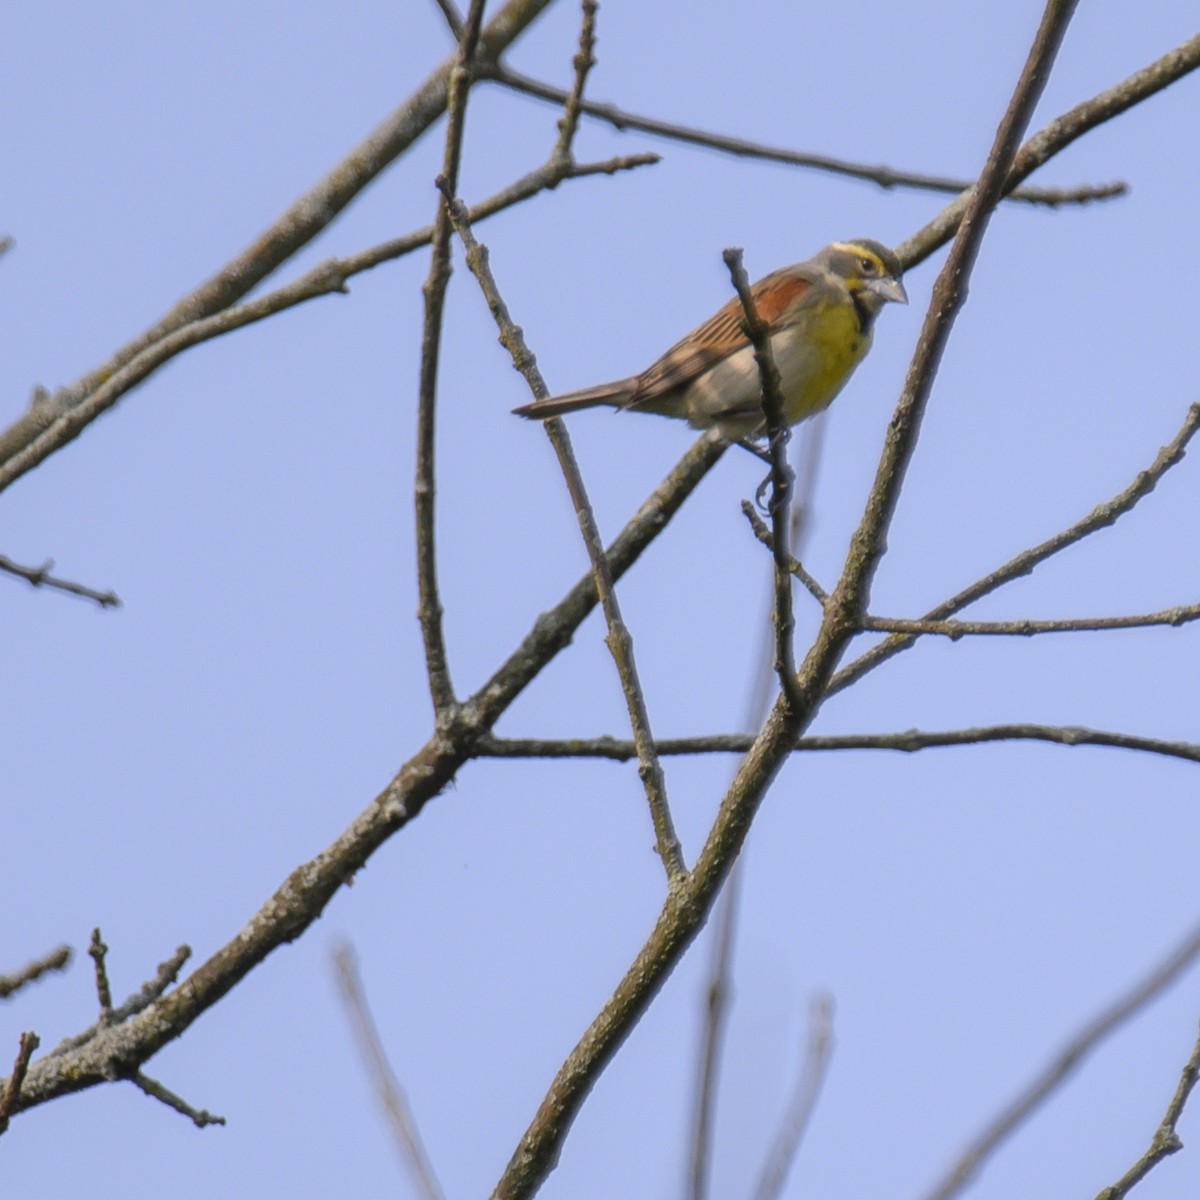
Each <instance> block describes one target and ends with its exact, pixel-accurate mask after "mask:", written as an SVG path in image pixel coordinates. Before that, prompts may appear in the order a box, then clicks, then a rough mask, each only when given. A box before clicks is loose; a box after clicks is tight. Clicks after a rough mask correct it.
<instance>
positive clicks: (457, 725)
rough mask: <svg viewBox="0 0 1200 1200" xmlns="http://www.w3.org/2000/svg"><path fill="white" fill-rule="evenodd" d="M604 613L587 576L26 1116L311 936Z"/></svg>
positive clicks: (58, 1064) (710, 449)
mask: <svg viewBox="0 0 1200 1200" xmlns="http://www.w3.org/2000/svg"><path fill="white" fill-rule="evenodd" d="M726 449H727V444H726V443H725V442H724V440H723V439H722V438H721V437H720V436H719V435H716V434H706V435H705V436H703V437H701V438H700V439H699V440H698V441H697V442H696V443H695V444H694V445H693V446H692V448H691V449H690V450H689V451H688V452H687V454H685V455H684V457H683V459H682V460H681V461H680V463H679V464H678V465H677V466H676V467H675V468H674V469H673V470H672V471H671V472H670V474H669V475H668V476H667V477H666V479H664V480H663V482H662V483H661V484H660V485H659V487H658V488H656V489H655V491H654V492H653V493H652V494H651V496H650V497H649V498H648V499H647V500H646V502H645V503H644V504H643V505H642V506H641V508H639V509H638V511H637V513H635V514H634V517H633V519H632V520H631V521H630V522H629V523H628V524H627V525H626V526H625V528H624V530H622V532H621V534H620V535H619V536H618V537H617V538H616V539H615V540H614V541H613V543H612V544H611V545H610V546H609V547H608V549H607V551H606V554H605V557H606V560H607V562H608V564H609V567H610V569H611V571H612V574H613V577H614V578H620V577H621V576H622V575H623V574H624V573H625V572H626V571H627V570H629V568H630V567H631V566H632V565H633V564H634V563H635V562H636V561H637V560H638V558H639V557H640V555H641V554H642V552H643V551H644V550H645V549H646V547H647V546H648V545H649V544H650V543H651V542H652V541H653V540H654V539H655V538H656V537H658V535H659V534H660V533H662V532H663V530H664V529H665V528H666V527H667V525H668V524H669V522H670V520H671V518H672V517H673V516H674V515H675V514H676V513H677V512H678V511H679V509H680V507H681V506H682V504H683V503H684V501H685V500H686V499H687V497H688V496H690V495H691V493H692V492H693V491H694V490H695V489H696V487H697V486H698V485H699V483H700V481H701V480H702V479H703V478H704V477H705V475H706V474H707V473H708V472H709V471H710V470H711V469H712V467H713V466H714V465H715V464H716V463H717V461H718V460H719V459H720V458H721V456H722V455H723V454H724V453H725V450H726ZM597 603H598V598H597V594H596V581H595V579H594V577H593V575H592V574H591V573H590V572H588V573H587V574H585V575H584V577H583V578H582V579H580V580H579V581H578V582H577V583H576V584H575V586H574V587H573V588H572V589H571V590H570V592H568V593H567V595H566V596H565V597H564V598H563V599H562V600H561V601H559V603H558V604H557V605H556V606H555V607H554V608H552V609H551V610H550V611H548V612H546V613H543V614H542V615H541V616H540V617H539V618H538V619H537V621H535V622H534V625H533V627H532V629H531V630H530V632H529V633H528V634H527V635H526V637H525V638H524V640H523V641H522V642H521V644H520V645H519V646H518V647H517V649H516V650H515V651H514V652H513V653H512V654H511V655H510V656H509V658H508V659H507V660H506V661H505V662H504V663H503V664H502V665H501V666H500V668H499V669H498V670H497V671H496V672H495V673H494V674H493V675H492V677H491V678H490V679H489V680H488V681H487V683H485V684H484V686H483V687H482V688H481V689H480V690H479V691H478V692H477V693H476V694H475V695H474V696H472V697H471V698H470V699H469V700H467V701H465V702H464V703H463V705H462V706H461V708H460V709H459V710H458V712H457V713H456V714H455V718H454V721H453V722H452V725H451V727H449V728H445V729H439V730H435V732H434V734H433V735H432V736H431V737H430V739H429V741H428V742H427V743H426V744H425V745H424V746H423V747H422V748H421V749H420V750H418V751H417V753H416V754H415V755H414V756H413V757H412V758H411V759H409V761H408V762H406V763H405V764H404V765H403V766H402V767H401V768H400V770H399V771H398V772H397V773H396V775H395V777H394V778H393V779H392V780H391V782H390V783H389V784H388V785H387V787H385V788H384V789H383V791H382V792H381V793H380V794H379V795H378V796H376V797H375V799H374V800H372V801H371V802H370V803H369V804H368V805H367V807H366V808H365V809H364V810H363V811H362V812H361V813H360V814H359V815H358V816H357V817H355V819H354V820H353V821H352V822H351V823H350V825H349V826H348V827H347V828H346V829H345V830H344V831H343V832H342V833H341V834H340V835H339V836H338V837H337V838H335V839H334V841H333V842H332V843H331V844H330V845H328V846H326V847H325V848H324V849H323V850H322V851H321V853H320V854H318V855H317V856H316V857H315V858H313V859H312V860H311V861H309V862H306V863H303V864H301V865H300V866H299V867H297V868H296V870H294V871H293V872H292V873H291V874H290V875H289V876H288V878H287V879H285V880H284V881H283V883H282V884H281V885H280V886H279V887H278V888H277V889H276V890H275V892H274V893H273V894H272V895H270V896H269V897H268V898H267V899H266V900H265V902H264V903H263V904H262V906H261V907H260V908H259V910H258V912H256V913H255V914H253V915H252V916H251V917H250V919H249V920H248V921H247V922H246V923H245V925H244V926H243V928H242V929H241V931H240V932H239V933H238V935H237V936H236V937H235V938H233V939H232V940H231V941H230V942H228V943H227V944H226V945H225V946H223V947H221V949H219V950H218V951H217V952H216V953H215V954H213V955H212V956H211V957H210V958H209V959H208V960H207V961H206V962H205V963H203V964H202V965H201V966H200V967H198V968H197V969H196V970H195V971H193V972H192V973H191V975H189V976H188V977H187V979H186V980H185V981H184V982H183V984H182V985H181V986H180V987H178V988H176V989H174V990H173V991H170V992H166V993H164V994H163V995H161V996H160V997H157V998H156V999H155V1000H154V1001H153V1002H151V1003H150V1004H148V1005H146V1006H145V1008H144V1009H139V1010H138V1011H137V1012H135V1013H132V1014H131V1015H130V1016H129V1018H128V1019H125V1018H124V1016H123V1014H122V1011H121V1010H120V1009H118V1010H115V1011H114V1013H113V1022H112V1025H111V1026H106V1027H103V1028H101V1027H98V1026H96V1027H93V1028H92V1029H90V1030H88V1031H87V1032H86V1033H85V1034H82V1035H77V1036H76V1037H74V1038H70V1039H67V1040H66V1041H64V1042H63V1044H62V1045H61V1046H60V1047H59V1048H58V1049H57V1050H55V1051H54V1052H53V1053H51V1054H48V1055H46V1056H44V1057H43V1058H41V1059H39V1060H38V1061H37V1062H36V1063H33V1064H32V1066H31V1067H30V1070H29V1073H28V1075H27V1077H26V1080H25V1085H24V1087H23V1088H22V1089H21V1094H20V1097H19V1098H18V1100H17V1101H16V1109H19V1110H20V1111H24V1110H25V1109H29V1108H34V1107H36V1106H38V1105H41V1104H45V1103H47V1102H48V1101H51V1100H55V1099H57V1098H58V1097H60V1096H65V1095H70V1094H71V1093H74V1092H79V1091H84V1090H86V1089H87V1088H91V1087H94V1086H96V1085H97V1084H101V1083H107V1082H109V1081H110V1080H113V1079H121V1078H128V1077H130V1076H131V1075H133V1074H134V1073H135V1072H136V1071H137V1070H139V1069H140V1068H141V1066H142V1064H143V1063H145V1062H147V1061H148V1060H149V1059H151V1058H153V1057H154V1055H155V1054H157V1053H158V1051H159V1050H161V1049H162V1048H163V1047H164V1046H165V1045H167V1044H168V1043H170V1042H171V1041H173V1040H174V1039H175V1038H177V1037H180V1036H181V1035H182V1034H183V1033H184V1032H185V1031H186V1030H187V1029H188V1028H189V1027H190V1026H191V1024H192V1022H194V1021H195V1020H196V1018H197V1017H199V1016H200V1015H201V1014H202V1013H204V1012H206V1011H208V1009H210V1008H211V1007H212V1006H213V1005H214V1004H216V1003H217V1002H218V1001H220V1000H221V998H222V997H223V996H225V995H226V994H227V993H228V992H229V991H230V990H231V989H232V988H234V987H235V986H236V985H237V984H238V983H239V982H240V981H241V980H242V979H244V978H245V977H246V976H247V975H248V974H249V973H250V972H251V971H252V970H254V968H255V967H257V966H258V965H259V964H260V963H261V962H263V960H264V959H265V958H266V957H267V956H268V955H269V954H270V953H271V952H272V951H273V950H276V949H278V948H279V947H280V946H282V945H285V944H287V943H288V942H291V941H294V940H295V939H296V938H298V937H300V936H301V935H302V934H303V933H304V932H305V930H306V929H307V928H308V927H309V926H310V925H311V924H312V923H313V922H314V921H316V920H317V918H318V917H319V916H320V915H321V913H322V911H323V910H324V908H325V906H326V905H327V904H328V903H329V901H330V900H331V899H332V898H333V896H334V894H335V893H336V892H337V890H338V888H340V887H341V886H342V885H343V884H346V883H348V882H349V881H350V880H352V879H353V878H354V876H355V875H356V874H357V873H358V871H360V870H361V869H362V867H363V865H364V864H365V863H366V862H367V861H368V860H369V859H370V858H371V856H372V854H374V852H375V851H376V850H377V849H378V848H379V847H380V846H381V845H382V844H383V843H384V842H385V841H387V840H388V839H389V838H390V837H391V836H392V835H393V834H395V833H396V832H398V831H399V830H400V829H403V828H404V827H405V826H406V825H407V824H408V823H409V822H410V821H412V820H414V819H415V818H416V817H418V816H419V815H420V813H421V811H422V810H423V809H424V807H425V805H426V803H428V802H429V801H430V800H432V799H433V798H434V797H436V796H438V795H439V794H440V793H441V792H442V791H443V790H444V789H445V788H446V787H447V786H448V785H449V784H450V782H451V781H452V780H453V779H454V777H455V775H456V773H457V772H458V771H459V770H461V768H462V766H463V764H464V763H465V762H467V761H468V760H469V759H470V758H471V757H472V755H473V754H474V746H475V744H476V742H477V741H478V739H479V738H481V737H483V736H485V735H486V734H488V733H489V732H490V730H491V728H492V726H493V725H494V724H495V722H496V721H497V720H498V719H499V718H500V717H501V716H502V715H503V714H504V712H505V711H506V710H507V708H508V707H509V706H510V705H511V704H512V703H513V701H514V700H515V699H516V698H517V696H519V695H520V694H521V692H522V691H523V690H524V688H525V687H526V686H527V685H528V684H529V682H530V681H531V680H533V679H534V678H536V677H537V675H538V674H539V673H540V672H541V671H542V670H543V669H544V667H545V666H546V664H547V663H549V662H550V661H551V660H552V659H553V658H554V657H555V655H557V654H558V653H559V651H561V650H562V649H564V648H565V647H566V646H567V645H569V644H570V642H571V638H572V636H573V635H574V633H575V631H576V630H577V629H578V628H579V626H580V625H581V624H582V623H583V621H584V620H585V618H586V617H587V616H588V615H589V614H590V613H591V611H592V610H593V609H594V608H595V606H596V604H597ZM186 953H187V949H186V947H181V954H183V955H185V956H186ZM166 965H167V964H164V967H165V966H166ZM161 970H162V968H160V971H161Z"/></svg>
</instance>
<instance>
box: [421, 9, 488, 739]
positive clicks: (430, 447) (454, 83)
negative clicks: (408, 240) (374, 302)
mask: <svg viewBox="0 0 1200 1200" xmlns="http://www.w3.org/2000/svg"><path fill="white" fill-rule="evenodd" d="M484 2H485V0H471V7H470V9H469V10H468V12H467V23H466V25H465V27H464V28H463V33H462V37H461V39H460V44H459V48H458V55H457V57H456V58H455V61H454V66H453V67H452V68H451V70H450V85H449V92H448V95H447V100H446V111H447V113H448V114H449V116H448V120H447V122H446V148H445V151H444V153H443V156H442V173H441V176H440V177H439V178H443V179H445V180H446V181H447V187H448V189H449V194H450V195H453V194H454V192H455V191H456V190H457V187H458V167H459V163H460V161H461V160H462V143H463V133H464V131H465V122H466V116H467V97H468V95H469V94H470V90H471V63H472V60H473V59H474V57H475V51H476V48H477V47H478V45H479V29H480V25H481V24H482V22H483V6H484ZM453 235H454V229H453V227H452V226H451V224H450V217H449V214H448V213H447V212H446V204H445V201H444V200H443V198H442V196H441V195H440V194H439V196H438V202H437V214H436V216H435V217H434V222H433V254H432V255H431V256H430V259H429V275H428V276H427V278H426V280H425V283H424V285H423V287H422V288H421V291H422V293H423V294H424V297H425V312H424V321H423V324H422V329H421V376H420V384H419V387H418V393H417V471H416V482H415V484H414V487H413V493H414V495H413V501H414V504H413V507H414V509H415V514H416V522H417V533H416V546H417V593H418V597H419V600H418V605H417V619H418V620H419V622H420V625H421V642H422V644H423V646H424V648H425V674H426V676H427V677H428V680H429V692H430V696H431V698H432V700H433V712H434V716H435V717H437V718H439V719H443V718H445V717H447V716H448V715H449V713H450V710H451V709H452V708H453V707H454V704H455V697H454V685H453V683H452V682H451V680H450V665H449V663H448V661H447V658H446V637H445V631H444V630H443V628H442V601H441V594H440V592H439V590H438V578H437V520H436V517H437V504H436V501H437V482H436V461H435V459H436V453H435V435H436V430H437V377H438V359H439V355H440V351H441V344H442V315H443V313H444V312H445V307H446V288H447V287H448V286H449V284H450V239H451V238H452V237H453Z"/></svg>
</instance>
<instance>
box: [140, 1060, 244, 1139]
mask: <svg viewBox="0 0 1200 1200" xmlns="http://www.w3.org/2000/svg"><path fill="white" fill-rule="evenodd" d="M130 1082H131V1083H132V1084H133V1085H134V1086H135V1087H137V1088H139V1089H140V1090H141V1091H143V1092H144V1093H145V1094H146V1095H147V1096H150V1097H151V1098H152V1099H154V1100H157V1101H159V1103H160V1104H165V1105H166V1106H167V1107H168V1108H169V1109H172V1110H173V1111H174V1112H177V1113H179V1114H180V1115H181V1116H185V1117H187V1119H188V1120H189V1121H191V1122H192V1124H193V1125H195V1126H196V1128H197V1129H203V1128H204V1127H205V1126H206V1125H224V1124H225V1118H224V1117H218V1116H216V1115H215V1114H214V1113H210V1112H209V1111H208V1110H207V1109H204V1108H193V1107H192V1106H191V1105H190V1104H189V1103H188V1102H187V1101H186V1100H185V1099H184V1098H183V1097H182V1096H179V1095H176V1094H175V1093H174V1092H173V1091H171V1089H170V1088H167V1087H164V1086H163V1085H162V1084H161V1083H159V1082H158V1080H157V1079H151V1078H150V1076H149V1075H146V1074H143V1073H142V1072H141V1071H138V1072H136V1073H135V1074H133V1075H131V1076H130Z"/></svg>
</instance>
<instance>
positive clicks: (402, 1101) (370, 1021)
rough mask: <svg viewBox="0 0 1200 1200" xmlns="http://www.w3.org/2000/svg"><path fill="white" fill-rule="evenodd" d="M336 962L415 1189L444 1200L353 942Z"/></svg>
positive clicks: (344, 994)
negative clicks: (390, 1056)
mask: <svg viewBox="0 0 1200 1200" xmlns="http://www.w3.org/2000/svg"><path fill="white" fill-rule="evenodd" d="M333 962H334V966H335V967H336V969H337V978H338V984H339V985H340V987H341V989H342V1000H343V1001H344V1003H345V1005H346V1015H347V1016H348V1017H349V1018H350V1025H351V1028H352V1029H353V1030H354V1037H355V1040H356V1041H357V1042H358V1049H359V1053H360V1054H361V1055H362V1059H363V1065H364V1067H365V1068H366V1069H367V1071H368V1073H369V1074H370V1075H371V1077H372V1079H373V1080H374V1082H375V1090H376V1092H377V1093H378V1095H379V1101H380V1103H381V1104H382V1105H383V1111H384V1113H385V1115H386V1116H387V1120H388V1128H389V1129H390V1130H391V1131H392V1137H393V1139H394V1140H395V1142H396V1146H397V1148H398V1149H399V1151H400V1157H401V1158H402V1159H403V1160H404V1164H405V1166H407V1167H408V1172H409V1175H410V1176H411V1177H412V1182H413V1187H414V1188H415V1189H416V1191H417V1193H418V1194H419V1195H421V1196H423V1197H424V1198H425V1200H444V1196H445V1193H444V1192H443V1191H442V1186H441V1184H440V1183H439V1182H438V1178H437V1175H436V1173H435V1172H434V1169H433V1163H431V1162H430V1160H429V1155H428V1153H427V1152H426V1150H425V1144H424V1143H423V1142H422V1141H421V1134H420V1132H419V1131H418V1129H417V1122H416V1118H415V1117H414V1116H413V1112H412V1109H411V1108H410V1107H409V1103H408V1098H407V1097H406V1096H405V1094H404V1089H403V1088H402V1087H401V1086H400V1081H399V1080H398V1079H397V1078H396V1073H395V1071H393V1070H392V1064H391V1062H390V1061H389V1060H388V1056H387V1051H386V1050H385V1049H384V1047H383V1040H382V1039H381V1038H380V1036H379V1029H378V1027H377V1026H376V1024H375V1018H374V1016H372V1014H371V1006H370V1005H369V1004H368V1003H367V996H366V991H365V989H364V988H363V983H362V975H361V973H360V972H359V969H358V957H357V955H356V954H355V953H354V947H353V946H351V945H350V943H349V942H342V943H340V944H339V945H338V946H337V947H336V948H335V949H334V952H333Z"/></svg>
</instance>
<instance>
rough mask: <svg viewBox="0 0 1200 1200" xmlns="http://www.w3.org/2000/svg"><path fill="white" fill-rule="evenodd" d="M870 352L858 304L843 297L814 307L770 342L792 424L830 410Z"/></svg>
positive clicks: (867, 334) (868, 334)
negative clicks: (857, 309)
mask: <svg viewBox="0 0 1200 1200" xmlns="http://www.w3.org/2000/svg"><path fill="white" fill-rule="evenodd" d="M870 348H871V334H870V332H867V333H863V332H862V328H861V326H860V325H859V320H858V313H857V312H856V311H855V309H854V305H853V304H852V303H850V302H849V301H847V300H843V299H841V298H840V297H839V298H837V299H830V300H826V301H823V302H821V303H819V304H817V305H814V306H813V307H812V308H811V309H810V310H809V311H808V312H806V313H805V314H804V319H803V320H802V321H800V322H799V323H798V324H797V325H796V326H795V327H793V328H791V329H782V330H780V331H779V332H778V333H777V334H775V335H774V336H773V337H772V338H771V350H772V352H773V353H774V356H775V362H776V365H777V366H778V367H779V375H780V378H781V380H782V382H783V388H782V391H783V399H784V404H785V406H786V408H787V418H788V421H789V423H791V424H793V425H794V424H795V423H796V422H797V421H803V420H804V419H805V417H811V416H812V415H813V413H818V412H820V411H821V410H822V409H825V408H828V407H829V405H830V404H831V403H832V402H833V399H834V397H835V396H836V395H837V394H838V392H840V391H841V390H842V388H843V387H844V386H845V383H846V380H848V379H849V378H850V376H851V375H852V374H853V373H854V368H855V367H857V366H858V364H859V363H860V362H862V359H863V356H864V355H865V354H866V353H867V351H868V350H869V349H870Z"/></svg>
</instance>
